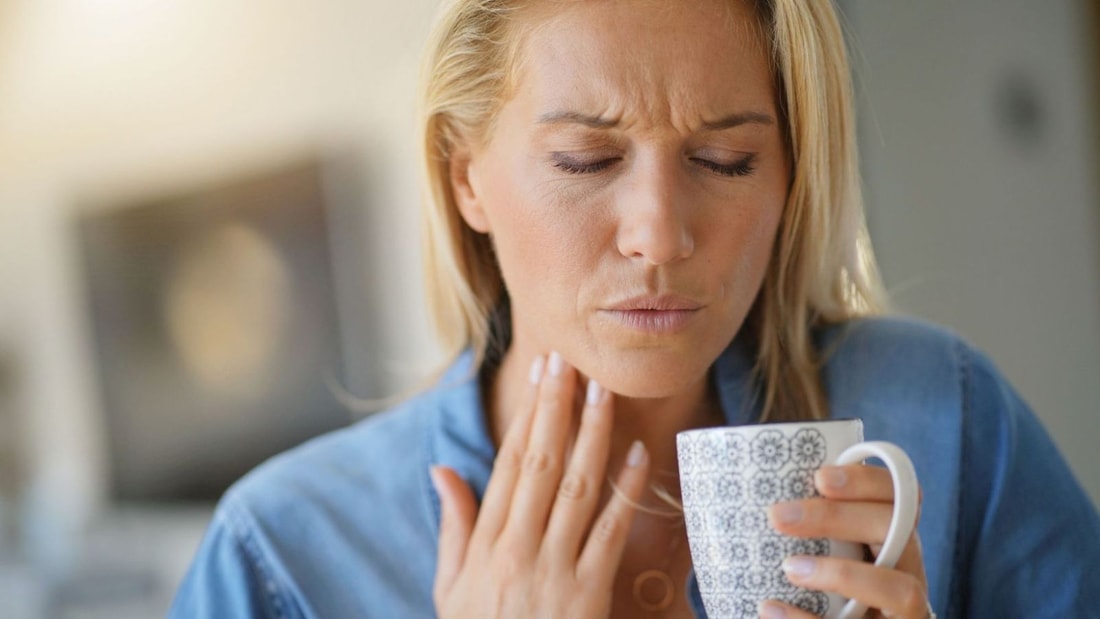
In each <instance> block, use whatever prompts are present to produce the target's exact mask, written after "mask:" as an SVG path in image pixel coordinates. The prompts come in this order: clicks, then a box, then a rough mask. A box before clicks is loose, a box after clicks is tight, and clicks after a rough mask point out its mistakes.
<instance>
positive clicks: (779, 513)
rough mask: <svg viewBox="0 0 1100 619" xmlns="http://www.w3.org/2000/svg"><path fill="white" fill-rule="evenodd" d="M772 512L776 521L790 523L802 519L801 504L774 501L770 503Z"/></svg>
mask: <svg viewBox="0 0 1100 619" xmlns="http://www.w3.org/2000/svg"><path fill="white" fill-rule="evenodd" d="M772 514H773V515H774V516H775V520H776V521H777V522H783V523H786V524H791V523H794V522H798V521H799V520H802V506H801V505H799V504H798V503H776V504H775V505H772Z"/></svg>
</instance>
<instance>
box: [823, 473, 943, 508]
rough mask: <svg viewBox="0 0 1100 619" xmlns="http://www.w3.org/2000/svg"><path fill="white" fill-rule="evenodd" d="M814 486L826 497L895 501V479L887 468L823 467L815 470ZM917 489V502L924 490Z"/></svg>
mask: <svg viewBox="0 0 1100 619" xmlns="http://www.w3.org/2000/svg"><path fill="white" fill-rule="evenodd" d="M814 486H815V487H816V488H817V490H818V492H820V493H821V494H822V495H823V496H825V497H826V498H829V499H836V500H839V501H877V502H882V503H892V502H893V501H894V479H893V477H891V476H890V471H889V470H887V469H884V468H882V467H879V466H866V465H863V464H849V465H845V466H824V467H821V468H820V469H818V471H817V472H816V473H814ZM918 491H919V494H918V498H917V502H918V504H919V503H920V502H921V500H922V499H923V497H924V492H923V490H921V489H920V488H918Z"/></svg>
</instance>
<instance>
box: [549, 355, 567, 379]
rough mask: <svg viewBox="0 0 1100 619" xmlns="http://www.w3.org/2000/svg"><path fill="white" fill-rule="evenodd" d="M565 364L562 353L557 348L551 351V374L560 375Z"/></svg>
mask: <svg viewBox="0 0 1100 619" xmlns="http://www.w3.org/2000/svg"><path fill="white" fill-rule="evenodd" d="M563 365H564V364H563V362H562V360H561V355H559V354H558V351H556V350H555V351H554V352H551V353H550V375H551V376H560V375H561V370H562V366H563Z"/></svg>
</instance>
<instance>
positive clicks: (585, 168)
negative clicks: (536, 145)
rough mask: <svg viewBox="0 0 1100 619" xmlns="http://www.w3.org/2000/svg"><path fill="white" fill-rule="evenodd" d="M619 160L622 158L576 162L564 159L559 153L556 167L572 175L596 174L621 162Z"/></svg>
mask: <svg viewBox="0 0 1100 619" xmlns="http://www.w3.org/2000/svg"><path fill="white" fill-rule="evenodd" d="M619 159H620V157H611V158H609V159H600V160H598V161H575V160H573V159H570V158H568V157H563V156H562V155H561V154H559V153H555V154H554V167H555V168H558V169H559V170H562V171H564V172H568V173H570V174H595V173H596V172H600V171H601V170H605V169H607V168H608V167H610V166H611V165H612V164H614V163H615V162H616V161H619Z"/></svg>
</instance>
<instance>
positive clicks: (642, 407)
mask: <svg viewBox="0 0 1100 619" xmlns="http://www.w3.org/2000/svg"><path fill="white" fill-rule="evenodd" d="M536 354H537V353H536V352H535V351H530V352H528V351H524V350H523V348H521V347H517V346H512V347H511V348H510V349H509V350H508V352H507V353H506V354H505V355H504V358H503V360H502V361H501V365H500V367H499V368H498V370H497V372H496V373H495V375H493V376H490V377H487V378H488V384H486V385H485V387H486V389H485V390H484V393H485V394H486V405H487V407H488V411H487V412H488V415H489V426H490V431H491V433H492V437H493V442H494V444H496V446H497V447H498V448H499V447H500V444H501V442H502V440H503V437H504V435H505V433H506V432H507V430H508V427H509V426H510V425H511V422H512V419H513V418H514V416H515V414H516V411H517V408H518V403H519V402H520V399H521V395H522V393H523V389H524V388H525V387H526V384H527V375H528V371H529V368H530V366H531V362H532V361H533V360H534V358H535V355H536ZM587 380H588V379H587V377H586V376H583V375H582V377H581V382H580V384H578V386H577V393H578V403H577V405H576V406H575V408H574V410H573V416H574V429H575V427H576V426H575V420H576V417H577V415H578V414H579V411H580V403H579V402H580V400H581V397H583V394H584V385H585V383H587ZM612 396H613V397H614V403H613V407H614V414H615V423H614V426H613V430H612V437H611V454H610V458H609V460H608V469H609V471H611V470H615V469H617V468H618V466H619V464H620V463H621V461H623V460H624V459H625V457H626V452H627V450H628V449H629V448H630V445H631V444H632V443H633V442H634V441H635V440H640V441H642V442H643V443H644V444H645V446H646V448H647V450H648V451H649V455H650V460H651V462H652V463H653V467H652V468H651V469H650V470H651V471H653V475H654V477H656V478H657V479H655V481H659V482H663V483H668V484H675V487H676V488H678V487H679V485H678V483H677V481H676V478H677V475H676V473H677V471H678V470H679V469H678V467H677V464H676V433H677V432H680V431H682V430H688V429H691V428H700V427H707V426H714V425H721V424H723V423H724V417H723V415H722V411H721V407H720V405H719V403H718V398H717V394H716V393H714V389H713V387H712V386H711V384H710V380H709V376H704V377H702V378H701V379H700V380H699V381H698V382H697V383H695V384H693V385H691V386H689V387H688V388H687V389H685V390H684V391H683V392H681V393H677V394H673V395H670V396H667V397H663V398H631V397H626V396H622V395H619V394H612ZM666 477H667V478H666Z"/></svg>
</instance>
